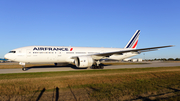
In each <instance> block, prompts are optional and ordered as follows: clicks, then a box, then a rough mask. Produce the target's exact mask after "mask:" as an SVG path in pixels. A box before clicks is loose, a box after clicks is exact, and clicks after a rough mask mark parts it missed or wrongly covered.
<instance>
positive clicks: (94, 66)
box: [91, 61, 104, 69]
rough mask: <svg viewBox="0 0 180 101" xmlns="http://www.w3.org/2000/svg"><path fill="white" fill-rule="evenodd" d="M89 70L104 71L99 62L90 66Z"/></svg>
mask: <svg viewBox="0 0 180 101" xmlns="http://www.w3.org/2000/svg"><path fill="white" fill-rule="evenodd" d="M91 69H104V66H103V65H101V63H100V61H97V62H96V63H95V64H94V65H92V66H91Z"/></svg>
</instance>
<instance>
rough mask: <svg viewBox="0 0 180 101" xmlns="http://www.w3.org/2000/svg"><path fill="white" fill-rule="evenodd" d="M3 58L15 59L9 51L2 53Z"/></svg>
mask: <svg viewBox="0 0 180 101" xmlns="http://www.w3.org/2000/svg"><path fill="white" fill-rule="evenodd" d="M4 58H5V59H8V60H12V61H13V60H15V58H14V56H13V54H10V53H7V54H6V55H4Z"/></svg>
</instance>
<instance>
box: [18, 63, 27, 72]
mask: <svg viewBox="0 0 180 101" xmlns="http://www.w3.org/2000/svg"><path fill="white" fill-rule="evenodd" d="M19 65H21V66H22V70H23V71H26V70H27V69H28V68H27V67H25V65H26V63H23V62H20V63H19Z"/></svg>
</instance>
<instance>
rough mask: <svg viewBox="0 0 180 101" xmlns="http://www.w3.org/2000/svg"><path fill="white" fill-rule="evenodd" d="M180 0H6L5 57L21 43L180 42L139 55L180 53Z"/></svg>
mask: <svg viewBox="0 0 180 101" xmlns="http://www.w3.org/2000/svg"><path fill="white" fill-rule="evenodd" d="M179 4H180V1H179V0H0V35H1V36H0V40H1V48H0V49H1V50H0V58H3V57H4V55H5V54H6V53H7V52H8V51H10V50H12V49H15V48H19V47H24V46H32V45H45V46H46V45H48V46H80V47H116V48H123V47H124V46H125V45H126V44H127V42H128V41H129V39H130V38H131V37H132V35H133V34H134V32H135V31H136V30H137V29H139V30H141V33H140V38H139V43H138V46H137V48H146V47H154V46H163V45H175V47H172V48H165V49H161V50H158V51H154V52H147V53H145V55H144V54H140V55H138V56H136V58H144V57H145V58H170V57H172V58H176V57H177V58H180V52H179V50H180V46H179V44H180V41H179V39H180V12H179V10H180V6H179Z"/></svg>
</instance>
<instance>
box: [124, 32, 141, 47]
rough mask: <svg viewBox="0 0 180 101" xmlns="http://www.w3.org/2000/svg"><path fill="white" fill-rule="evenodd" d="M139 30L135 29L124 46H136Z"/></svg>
mask: <svg viewBox="0 0 180 101" xmlns="http://www.w3.org/2000/svg"><path fill="white" fill-rule="evenodd" d="M139 34H140V30H137V31H136V32H135V33H134V35H133V36H132V38H131V39H130V40H129V42H128V43H127V45H126V46H125V47H124V48H134V49H135V48H136V46H137V43H138V39H139Z"/></svg>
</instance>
